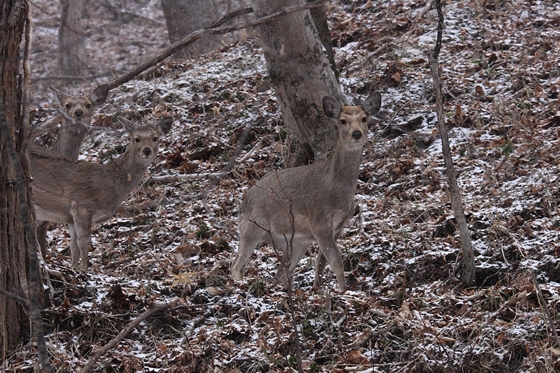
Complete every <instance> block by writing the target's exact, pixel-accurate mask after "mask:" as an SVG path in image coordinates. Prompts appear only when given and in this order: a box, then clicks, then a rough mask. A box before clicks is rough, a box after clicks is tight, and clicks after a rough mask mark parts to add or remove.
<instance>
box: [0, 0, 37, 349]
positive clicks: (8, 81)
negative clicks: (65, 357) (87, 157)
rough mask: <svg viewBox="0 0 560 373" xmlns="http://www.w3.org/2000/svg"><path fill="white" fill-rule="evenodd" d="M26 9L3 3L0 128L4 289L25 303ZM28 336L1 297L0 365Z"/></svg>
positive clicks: (19, 314) (13, 1)
mask: <svg viewBox="0 0 560 373" xmlns="http://www.w3.org/2000/svg"><path fill="white" fill-rule="evenodd" d="M27 7H28V3H27V1H25V0H0V9H2V12H0V55H1V56H2V58H1V59H0V125H1V126H3V127H4V128H7V131H0V160H1V161H0V289H2V290H4V291H7V292H10V293H12V294H15V295H17V296H20V297H22V298H28V297H29V292H28V291H29V274H28V272H27V269H28V259H29V258H28V251H27V250H26V247H27V244H28V243H27V242H26V238H25V235H24V226H23V223H22V216H21V214H20V209H18V198H20V197H21V198H24V200H25V201H27V207H28V209H30V208H31V207H30V202H29V201H31V198H30V188H29V180H30V174H29V165H28V162H27V157H26V155H25V152H24V151H23V150H22V147H23V145H24V141H25V138H26V135H27V133H28V131H27V126H26V125H24V119H23V113H24V112H25V111H26V110H28V109H27V107H26V105H25V102H24V99H23V97H24V96H23V87H22V80H21V74H20V45H21V41H22V35H23V30H24V27H25V19H26V14H27V12H28V8H27ZM6 132H8V134H9V138H8V137H6V135H5V133H6ZM8 141H11V143H12V144H13V145H14V147H15V151H16V153H17V157H19V162H18V163H21V165H22V167H21V168H22V171H23V180H27V188H26V193H25V195H23V196H18V192H17V188H16V186H17V185H16V182H17V181H21V180H18V179H19V178H18V177H16V171H15V168H14V165H13V162H12V157H11V156H10V153H9V151H8V147H7V144H8ZM29 211H31V210H29ZM29 211H28V212H29ZM29 336H30V324H29V318H28V315H27V313H26V312H25V311H24V308H23V306H22V305H21V304H19V303H17V302H16V301H15V300H14V299H12V298H9V297H6V296H5V295H3V294H0V348H1V349H2V352H1V353H0V354H1V355H2V359H5V358H6V356H5V354H6V353H8V352H9V351H10V350H11V349H12V348H13V347H15V346H16V345H17V344H20V343H24V342H26V341H27V340H28V339H29Z"/></svg>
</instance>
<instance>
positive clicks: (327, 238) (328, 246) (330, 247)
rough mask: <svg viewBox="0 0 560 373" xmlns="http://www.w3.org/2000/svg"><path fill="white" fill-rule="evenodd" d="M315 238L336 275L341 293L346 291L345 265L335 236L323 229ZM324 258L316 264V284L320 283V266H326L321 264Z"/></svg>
mask: <svg viewBox="0 0 560 373" xmlns="http://www.w3.org/2000/svg"><path fill="white" fill-rule="evenodd" d="M315 237H317V241H318V242H319V250H320V251H321V253H322V255H323V256H324V257H325V259H326V260H327V262H328V263H329V266H330V267H331V269H332V271H333V272H334V274H335V275H336V280H337V281H338V287H339V288H340V290H341V291H346V279H345V278H344V265H343V264H342V256H341V255H340V251H339V250H338V248H337V246H336V242H335V240H334V234H333V232H332V231H329V230H326V229H323V230H321V231H319V232H318V233H317V234H316V235H315ZM322 260H323V259H322V258H318V261H317V263H316V271H315V281H314V284H316V283H318V282H319V278H320V275H321V274H320V273H319V272H318V270H319V269H320V266H323V269H324V265H323V264H321V262H322Z"/></svg>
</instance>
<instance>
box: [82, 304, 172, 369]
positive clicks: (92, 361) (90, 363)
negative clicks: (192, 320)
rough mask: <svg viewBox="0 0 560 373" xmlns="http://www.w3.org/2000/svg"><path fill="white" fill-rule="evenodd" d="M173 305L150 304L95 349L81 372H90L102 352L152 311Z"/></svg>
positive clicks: (119, 339)
mask: <svg viewBox="0 0 560 373" xmlns="http://www.w3.org/2000/svg"><path fill="white" fill-rule="evenodd" d="M174 306H175V302H171V303H156V304H154V305H152V307H151V308H150V309H148V310H146V311H144V312H143V313H142V314H140V315H138V317H137V318H135V319H134V320H132V321H131V322H129V323H128V325H127V326H126V327H125V328H124V329H123V330H121V332H120V333H119V334H117V336H116V337H115V338H113V339H111V340H110V341H109V343H107V344H106V345H105V346H103V347H101V348H98V349H97V350H95V352H94V353H93V356H92V357H91V358H90V359H89V361H88V362H87V363H86V365H85V366H84V367H83V368H82V370H81V373H88V372H90V371H91V369H92V368H93V366H94V365H95V363H97V360H99V358H100V357H101V356H103V354H105V353H106V352H107V351H109V350H110V349H112V348H113V347H115V346H116V345H117V344H119V342H120V341H122V340H123V338H124V337H126V336H127V335H128V334H129V333H130V332H131V331H133V330H134V328H136V327H137V326H138V324H140V323H141V322H142V321H144V320H146V319H147V318H148V317H150V316H151V315H153V314H154V313H157V312H160V311H163V310H166V309H168V308H173V307H174Z"/></svg>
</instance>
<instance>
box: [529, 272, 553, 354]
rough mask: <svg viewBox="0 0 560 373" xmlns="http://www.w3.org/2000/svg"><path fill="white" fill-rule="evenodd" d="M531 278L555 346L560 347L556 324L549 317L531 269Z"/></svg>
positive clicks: (546, 306)
mask: <svg viewBox="0 0 560 373" xmlns="http://www.w3.org/2000/svg"><path fill="white" fill-rule="evenodd" d="M531 278H532V279H533V285H535V290H536V291H537V294H538V296H539V304H540V306H541V309H542V311H543V313H544V315H545V316H546V320H547V321H548V327H549V328H550V331H551V332H552V334H553V335H554V339H555V340H556V347H558V348H560V338H558V332H556V326H555V325H554V320H553V319H552V317H550V312H549V311H548V305H547V303H546V300H545V299H544V296H543V293H542V291H541V288H540V286H539V283H538V282H537V278H536V277H535V272H534V271H531Z"/></svg>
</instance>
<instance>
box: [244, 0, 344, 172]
mask: <svg viewBox="0 0 560 373" xmlns="http://www.w3.org/2000/svg"><path fill="white" fill-rule="evenodd" d="M301 4H305V1H304V0H278V1H267V0H253V9H254V10H255V13H256V14H257V16H258V17H262V16H263V15H266V14H269V13H272V12H275V11H277V10H279V9H281V8H283V7H288V6H294V5H301ZM257 31H258V33H259V35H260V40H261V46H262V48H263V51H264V54H265V57H266V61H267V66H268V71H269V75H270V81H271V84H272V87H273V88H274V90H275V91H276V96H277V98H278V102H279V104H280V108H281V110H282V114H283V118H284V124H285V126H286V131H287V133H288V136H287V142H288V154H287V156H286V158H285V160H284V161H285V165H286V166H288V167H292V166H297V165H302V164H307V163H310V162H312V161H314V160H318V159H321V158H324V157H326V156H327V154H328V153H329V151H330V150H332V148H333V147H334V145H335V144H336V139H337V132H336V127H335V126H334V124H333V123H332V122H331V120H330V119H329V118H327V117H326V115H324V114H323V104H322V102H323V97H324V96H332V97H334V98H336V99H337V100H339V101H340V102H342V103H346V102H347V100H346V97H345V96H344V95H343V92H342V89H341V87H340V85H339V84H338V81H337V79H336V76H335V74H334V72H333V70H332V68H331V65H330V63H329V60H328V58H327V56H326V54H325V53H324V50H323V44H322V43H321V39H320V37H319V34H318V32H317V29H316V27H315V23H314V22H313V18H312V16H311V14H310V12H309V11H305V12H299V13H294V14H290V15H286V16H284V17H281V18H278V19H275V20H273V21H271V22H268V23H266V24H263V25H260V26H259V27H258V28H257Z"/></svg>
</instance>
